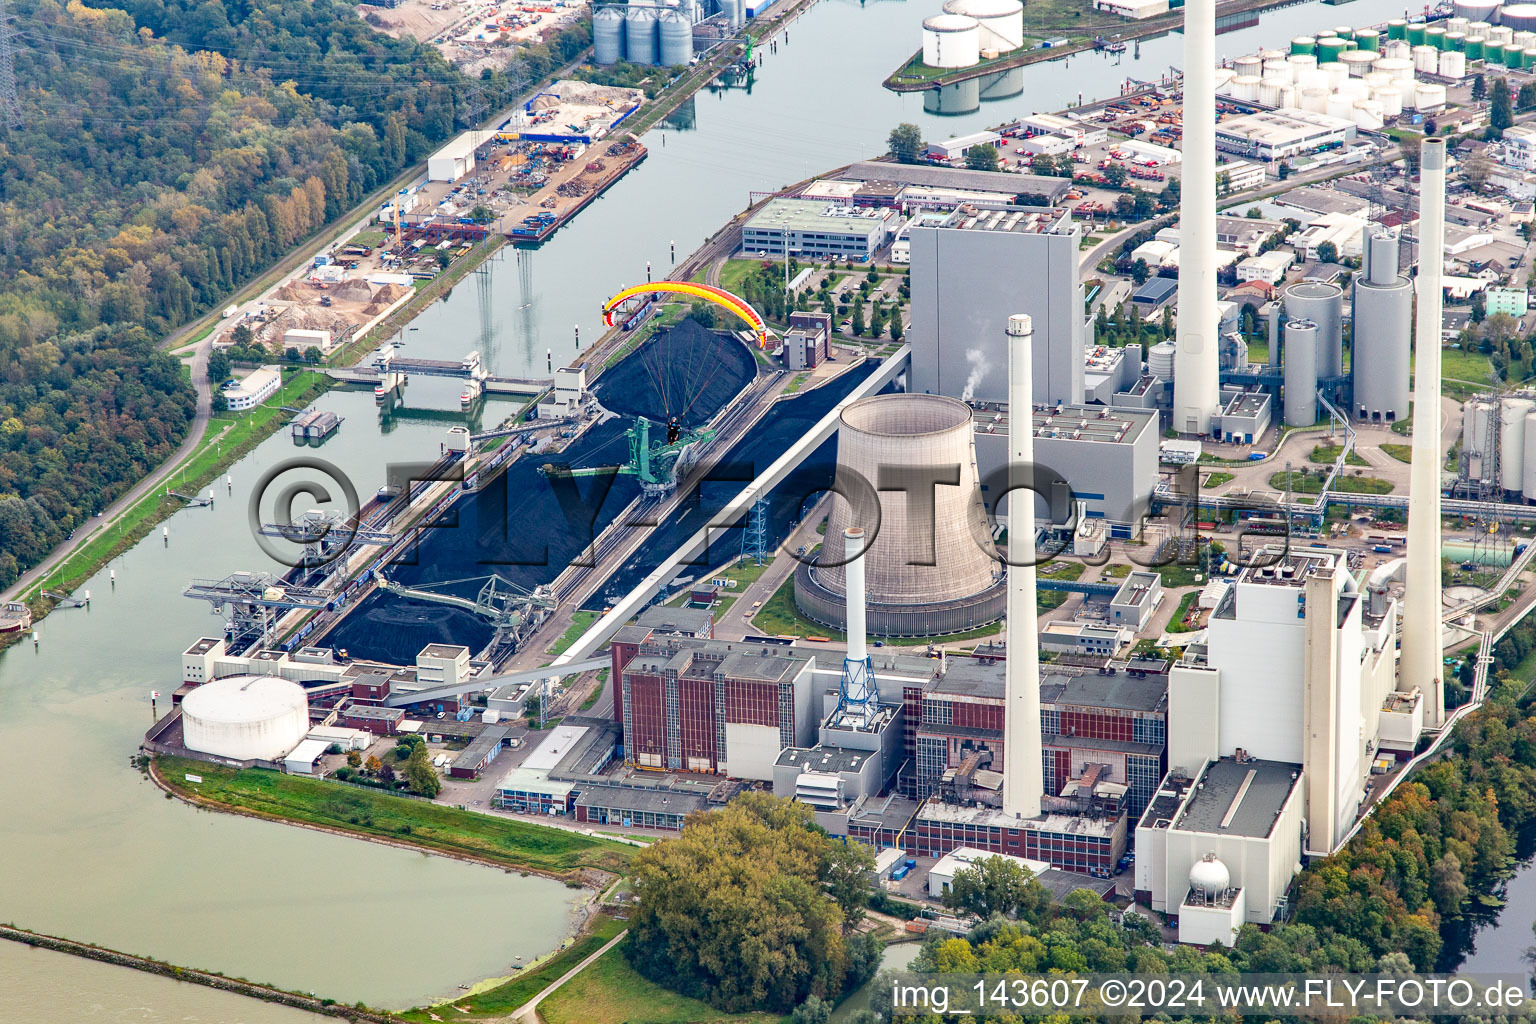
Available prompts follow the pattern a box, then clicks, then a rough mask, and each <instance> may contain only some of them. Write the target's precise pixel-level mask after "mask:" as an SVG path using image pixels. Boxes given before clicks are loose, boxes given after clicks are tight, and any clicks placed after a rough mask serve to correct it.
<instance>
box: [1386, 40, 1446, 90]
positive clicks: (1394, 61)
mask: <svg viewBox="0 0 1536 1024" xmlns="http://www.w3.org/2000/svg"><path fill="white" fill-rule="evenodd" d="M1428 49H1433V47H1428ZM1413 63H1414V62H1413V61H1411V60H1409V59H1408V58H1407V57H1383V58H1381V60H1379V61H1377V62H1376V63H1375V64H1373V65H1371V74H1373V75H1377V74H1379V75H1386V76H1387V79H1388V80H1389V81H1392V82H1412V81H1413ZM1436 66H1437V67H1438V66H1439V65H1438V64H1437V65H1436Z"/></svg>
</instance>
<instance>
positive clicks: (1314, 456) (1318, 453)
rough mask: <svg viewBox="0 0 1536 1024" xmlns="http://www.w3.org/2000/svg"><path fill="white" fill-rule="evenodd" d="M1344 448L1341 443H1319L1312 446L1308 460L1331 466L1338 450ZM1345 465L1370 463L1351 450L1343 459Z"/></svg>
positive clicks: (1367, 464)
mask: <svg viewBox="0 0 1536 1024" xmlns="http://www.w3.org/2000/svg"><path fill="white" fill-rule="evenodd" d="M1343 450H1344V446H1343V445H1341V444H1320V445H1315V446H1313V448H1312V453H1311V454H1310V455H1308V456H1307V461H1308V462H1316V463H1318V464H1320V465H1324V466H1331V465H1333V463H1334V461H1335V460H1337V459H1338V457H1339V452H1341V451H1343ZM1344 465H1346V466H1369V465H1370V463H1369V462H1366V461H1365V459H1363V458H1361V457H1360V455H1359V454H1358V453H1357V452H1353V451H1351V452H1350V453H1349V457H1348V458H1346V459H1345V460H1344Z"/></svg>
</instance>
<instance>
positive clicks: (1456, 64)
mask: <svg viewBox="0 0 1536 1024" xmlns="http://www.w3.org/2000/svg"><path fill="white" fill-rule="evenodd" d="M1440 77H1441V78H1449V79H1451V80H1452V81H1460V80H1461V79H1463V78H1465V77H1467V55H1466V54H1464V53H1458V52H1456V51H1455V50H1446V51H1445V52H1444V53H1442V54H1441V55H1440Z"/></svg>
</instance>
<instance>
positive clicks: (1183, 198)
mask: <svg viewBox="0 0 1536 1024" xmlns="http://www.w3.org/2000/svg"><path fill="white" fill-rule="evenodd" d="M1215 66H1216V0H1189V3H1187V4H1186V5H1185V7H1184V146H1183V167H1182V169H1181V171H1180V180H1179V294H1178V318H1179V319H1178V334H1177V341H1178V351H1177V353H1176V354H1175V356H1174V364H1173V429H1175V430H1177V431H1179V432H1180V433H1184V434H1198V435H1202V436H1204V435H1209V434H1210V433H1211V417H1212V416H1213V415H1215V414H1216V413H1217V412H1218V411H1219V410H1220V406H1221V387H1220V384H1219V372H1218V371H1219V366H1218V355H1217V351H1216V338H1217V332H1218V324H1219V316H1218V314H1217V311H1216V71H1215Z"/></svg>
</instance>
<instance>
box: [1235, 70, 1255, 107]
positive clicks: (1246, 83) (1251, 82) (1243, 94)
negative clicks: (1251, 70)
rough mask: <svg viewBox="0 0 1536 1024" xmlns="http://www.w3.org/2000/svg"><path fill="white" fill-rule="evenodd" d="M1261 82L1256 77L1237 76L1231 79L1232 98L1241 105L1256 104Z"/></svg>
mask: <svg viewBox="0 0 1536 1024" xmlns="http://www.w3.org/2000/svg"><path fill="white" fill-rule="evenodd" d="M1261 81H1262V79H1261V78H1259V76H1258V75H1238V76H1237V77H1236V78H1234V79H1232V98H1233V99H1235V100H1239V101H1241V102H1243V103H1257V102H1258V100H1259V83H1260V82H1261Z"/></svg>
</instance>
